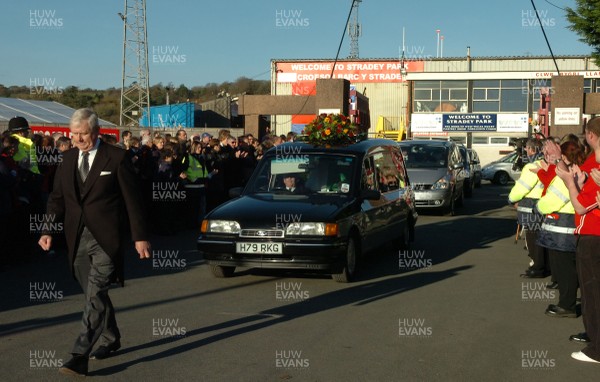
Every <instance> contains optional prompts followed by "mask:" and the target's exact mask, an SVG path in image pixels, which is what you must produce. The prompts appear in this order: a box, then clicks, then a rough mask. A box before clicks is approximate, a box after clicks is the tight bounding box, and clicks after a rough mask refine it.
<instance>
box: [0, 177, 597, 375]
mask: <svg viewBox="0 0 600 382" xmlns="http://www.w3.org/2000/svg"><path fill="white" fill-rule="evenodd" d="M509 190H510V185H509V186H506V187H501V186H494V185H491V184H489V183H487V182H484V184H483V186H482V187H481V188H479V189H475V192H474V196H473V198H471V199H466V200H465V207H463V208H459V209H458V214H457V216H454V217H450V216H436V215H434V214H421V216H420V217H419V222H418V226H417V230H416V241H415V242H414V243H413V246H412V248H411V250H409V251H405V252H400V253H398V252H397V251H393V250H392V249H391V248H384V249H382V250H381V251H380V253H379V254H377V256H375V257H374V258H372V259H369V260H366V261H365V262H363V263H362V264H361V266H362V273H361V274H360V276H359V280H358V281H357V282H354V283H351V284H339V283H336V282H334V281H333V280H331V278H330V277H328V276H325V275H319V274H313V275H310V274H308V275H307V274H301V273H298V272H281V271H266V270H240V271H238V272H237V273H236V275H235V277H232V278H229V279H216V278H213V277H212V276H211V275H210V273H209V271H208V268H207V266H206V265H205V264H204V262H203V260H202V259H201V257H200V256H199V254H198V253H197V251H196V250H195V237H196V232H194V231H187V232H182V233H179V234H178V235H176V236H170V237H168V236H165V237H156V238H155V239H154V240H153V250H154V257H155V258H154V259H153V261H140V260H138V259H137V258H136V257H135V255H134V254H133V253H132V255H131V257H130V258H129V259H128V261H127V277H128V279H127V281H126V287H125V288H114V289H113V290H111V292H110V294H111V298H112V300H113V303H114V305H115V307H116V309H117V320H118V322H119V326H120V328H121V333H122V335H123V338H122V341H121V342H122V345H123V347H122V348H121V349H120V350H119V351H118V352H117V353H116V355H115V356H113V357H111V358H109V359H106V360H102V361H90V377H91V378H93V379H94V380H106V381H164V380H169V381H282V380H295V381H483V380H485V381H519V380H528V381H542V380H543V381H565V380H566V381H593V380H596V379H597V378H598V375H599V371H600V365H594V364H586V363H581V362H578V361H575V360H573V359H571V358H570V354H571V352H573V351H578V350H580V348H581V347H582V346H581V345H578V344H574V343H570V342H569V341H568V337H569V335H570V334H574V333H578V332H579V331H582V329H583V324H582V321H581V317H579V318H577V319H572V318H562V319H558V318H551V317H546V316H545V315H544V310H545V309H546V306H547V305H548V304H551V303H555V302H556V301H557V299H558V292H557V291H547V290H546V289H545V288H544V285H545V283H546V282H548V281H549V279H523V278H520V277H519V274H520V273H521V272H522V271H523V270H524V269H525V268H526V267H527V266H528V260H527V256H526V253H525V251H524V250H523V243H524V242H523V241H522V240H521V241H519V242H518V243H517V244H515V229H516V222H515V212H514V210H513V209H512V208H511V207H509V206H508V205H506V196H507V195H508V192H509ZM413 267H416V268H415V269H411V268H413ZM0 280H1V281H0V283H1V288H0V301H2V304H1V305H0V354H2V356H1V359H0V365H1V367H2V368H1V370H2V371H1V373H0V379H1V380H3V381H61V380H68V379H69V378H68V377H63V376H61V375H59V374H58V372H57V367H58V366H59V365H60V364H61V363H62V362H65V361H66V360H67V359H68V358H69V354H68V352H69V350H70V349H71V346H72V344H73V341H74V340H75V335H76V334H77V332H78V328H79V325H80V323H79V320H80V316H81V309H82V304H83V303H82V294H81V293H80V291H79V290H78V286H77V284H76V283H75V281H74V280H72V279H71V277H70V275H69V273H68V270H67V267H66V259H65V257H64V255H62V256H61V255H59V256H56V257H47V256H40V257H38V258H37V259H35V260H34V261H31V262H29V263H26V264H21V265H17V266H12V267H9V268H8V269H4V270H3V271H2V272H1V273H0ZM90 377H88V378H90Z"/></svg>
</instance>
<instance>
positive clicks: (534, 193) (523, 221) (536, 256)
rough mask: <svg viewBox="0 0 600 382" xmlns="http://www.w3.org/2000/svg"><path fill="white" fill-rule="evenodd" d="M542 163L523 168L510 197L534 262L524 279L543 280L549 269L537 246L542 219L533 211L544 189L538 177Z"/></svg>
mask: <svg viewBox="0 0 600 382" xmlns="http://www.w3.org/2000/svg"><path fill="white" fill-rule="evenodd" d="M541 161H542V160H537V161H535V162H532V163H528V164H526V165H525V167H523V171H522V172H521V176H520V177H519V180H517V181H516V182H515V185H514V186H513V188H512V189H511V191H510V194H509V195H508V200H509V202H510V203H511V204H513V205H515V207H516V208H517V221H518V223H519V224H520V225H521V227H523V228H524V229H526V230H527V231H526V232H525V240H526V242H527V250H528V253H529V257H530V258H531V260H533V265H531V266H530V267H529V268H528V269H527V270H526V271H525V273H523V274H522V275H521V276H522V277H532V278H543V277H546V276H547V273H548V272H547V270H548V268H549V267H548V264H547V261H546V251H545V249H544V248H543V247H541V246H539V245H537V244H536V241H537V236H538V232H539V228H540V225H541V222H542V217H541V216H540V215H539V214H538V213H536V212H535V211H534V210H533V207H534V205H535V204H536V203H537V201H538V199H539V198H540V197H541V196H542V190H543V189H544V186H543V184H542V183H541V182H540V180H539V179H538V176H537V171H538V170H539V169H540V168H542V165H541Z"/></svg>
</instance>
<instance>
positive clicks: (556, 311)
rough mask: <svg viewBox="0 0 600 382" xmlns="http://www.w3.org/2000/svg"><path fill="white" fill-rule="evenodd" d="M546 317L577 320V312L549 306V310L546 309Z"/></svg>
mask: <svg viewBox="0 0 600 382" xmlns="http://www.w3.org/2000/svg"><path fill="white" fill-rule="evenodd" d="M546 315H547V316H550V317H568V318H577V313H576V312H575V311H573V310H568V309H563V308H561V307H560V306H558V305H549V306H548V309H546Z"/></svg>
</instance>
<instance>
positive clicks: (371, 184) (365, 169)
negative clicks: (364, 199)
mask: <svg viewBox="0 0 600 382" xmlns="http://www.w3.org/2000/svg"><path fill="white" fill-rule="evenodd" d="M360 188H361V189H362V190H376V189H377V185H376V182H375V166H374V165H373V158H372V157H367V158H365V160H364V161H363V166H362V174H361V181H360Z"/></svg>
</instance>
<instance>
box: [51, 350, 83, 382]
mask: <svg viewBox="0 0 600 382" xmlns="http://www.w3.org/2000/svg"><path fill="white" fill-rule="evenodd" d="M58 372H59V373H61V374H66V375H72V376H76V377H85V376H86V375H87V373H88V357H86V356H84V355H81V354H73V358H71V359H70V360H68V361H67V362H65V363H64V364H63V365H62V367H60V368H59V369H58Z"/></svg>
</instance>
